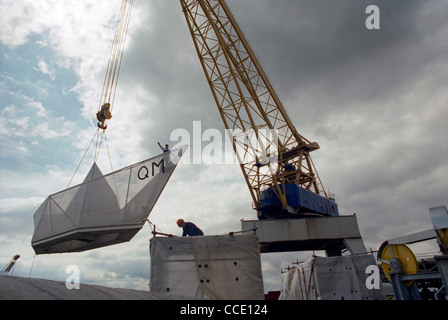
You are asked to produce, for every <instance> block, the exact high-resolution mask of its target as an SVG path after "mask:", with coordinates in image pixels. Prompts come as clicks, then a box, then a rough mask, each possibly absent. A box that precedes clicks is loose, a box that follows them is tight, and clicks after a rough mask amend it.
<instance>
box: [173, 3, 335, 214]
mask: <svg viewBox="0 0 448 320" xmlns="http://www.w3.org/2000/svg"><path fill="white" fill-rule="evenodd" d="M180 2H181V5H182V9H183V12H184V14H185V18H186V20H187V24H188V27H189V30H190V33H191V36H192V38H193V42H194V45H195V48H196V51H197V54H198V56H199V60H200V62H201V65H202V68H203V70H204V73H205V75H206V78H207V81H208V84H209V86H210V88H211V91H212V94H213V97H214V99H215V102H216V104H217V107H218V110H219V113H220V115H221V119H222V121H223V123H224V126H225V128H226V129H228V132H235V131H239V132H249V131H251V132H253V134H254V135H255V137H256V139H257V141H258V142H259V143H257V144H256V145H254V144H253V143H250V142H247V141H240V140H238V139H236V138H235V137H234V136H230V138H231V140H232V142H233V148H234V151H235V154H236V155H237V157H238V160H239V163H240V166H241V169H242V171H243V174H244V177H245V180H246V183H247V185H248V187H249V190H250V193H251V196H252V199H253V201H254V204H255V207H258V206H259V204H260V191H262V190H264V189H267V188H269V187H274V188H273V190H274V191H275V192H276V194H277V196H278V198H279V199H280V201H281V202H282V205H283V208H286V206H287V201H286V195H285V194H284V193H283V192H282V190H285V188H284V184H285V183H288V182H290V183H295V184H298V185H300V186H301V187H304V188H306V189H309V190H311V191H313V192H315V193H317V194H321V195H324V196H327V194H326V192H325V190H324V188H323V186H322V183H321V180H320V178H319V176H318V174H317V172H316V169H315V167H314V164H313V162H312V160H311V157H310V152H312V151H314V150H317V149H319V145H318V144H317V143H315V142H310V141H309V140H307V139H305V138H304V137H303V136H301V135H300V134H299V133H298V132H297V130H296V128H295V127H294V125H293V124H292V122H291V119H290V118H289V116H288V114H287V112H286V110H285V108H284V107H283V105H282V103H281V101H280V99H279V97H278V96H277V94H276V92H275V90H274V88H273V86H272V84H271V83H270V81H269V79H268V77H267V76H266V74H265V73H264V71H263V68H262V67H261V64H260V62H259V61H258V59H257V57H256V56H255V54H254V52H253V51H252V49H251V47H250V45H249V43H248V42H247V40H246V38H245V36H244V35H243V33H242V31H241V29H240V27H239V26H238V23H237V22H236V20H235V18H234V17H233V15H232V13H231V12H230V10H229V8H228V6H227V4H226V3H225V1H224V0H180ZM266 132H271V133H275V134H271V135H267V134H266ZM241 150H243V152H241ZM238 151H240V152H238ZM260 155H264V156H269V155H277V156H278V165H277V166H276V168H275V172H273V166H268V165H265V164H264V163H263V162H262V159H261V157H260ZM286 165H288V167H289V170H286V169H285V166H286ZM291 168H292V170H291ZM282 184H283V188H280V186H281V185H282Z"/></svg>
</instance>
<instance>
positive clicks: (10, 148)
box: [0, 0, 448, 291]
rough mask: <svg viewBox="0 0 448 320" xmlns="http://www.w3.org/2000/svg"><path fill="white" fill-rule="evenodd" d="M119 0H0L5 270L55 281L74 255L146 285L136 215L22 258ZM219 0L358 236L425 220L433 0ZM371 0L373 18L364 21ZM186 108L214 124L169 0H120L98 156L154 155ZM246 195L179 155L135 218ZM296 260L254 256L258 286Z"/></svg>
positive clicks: (445, 10) (439, 47)
mask: <svg viewBox="0 0 448 320" xmlns="http://www.w3.org/2000/svg"><path fill="white" fill-rule="evenodd" d="M120 4H121V1H120V0H114V1H110V0H101V1H98V0H95V1H93V0H83V1H79V0H72V1H70V0H64V1H61V0H58V1H56V0H39V1H34V0H21V1H14V0H0V15H1V19H0V123H1V124H0V264H1V265H4V264H6V263H7V262H8V261H9V260H10V259H11V257H12V256H13V255H15V254H20V255H21V256H22V257H21V259H20V260H19V262H18V264H17V266H16V268H15V270H14V274H15V275H20V276H29V275H30V272H31V276H33V277H42V278H47V279H56V280H65V278H66V277H67V275H66V274H65V268H66V266H67V265H72V264H74V265H78V266H79V267H80V269H81V281H82V282H85V283H97V284H102V285H107V286H115V287H127V288H137V289H147V282H148V279H149V249H148V240H149V238H150V229H149V227H148V226H147V225H146V226H145V227H144V228H143V229H142V231H141V232H140V233H139V234H138V235H137V236H136V237H135V238H134V239H133V240H132V241H131V242H129V243H126V244H120V245H116V246H112V247H108V248H103V249H98V250H94V251H90V252H84V253H79V254H62V255H48V256H46V255H44V256H36V257H34V252H33V250H32V248H31V245H30V240H31V237H32V234H33V214H34V212H35V211H36V209H37V208H38V206H39V205H40V204H41V203H42V201H43V200H44V199H45V198H46V197H47V196H48V195H49V194H52V193H55V192H57V191H59V190H62V189H64V188H65V187H66V186H67V184H68V182H69V180H70V178H71V177H72V175H73V173H74V172H75V169H76V167H77V165H78V163H79V161H80V160H81V157H82V155H83V153H84V151H85V150H86V148H87V145H88V143H89V141H90V139H91V138H92V136H93V133H94V132H95V130H96V127H95V126H96V121H95V120H96V119H95V113H96V111H97V107H98V100H99V98H100V93H101V88H102V83H103V77H104V72H105V68H106V64H107V60H108V54H109V50H110V46H111V41H112V37H113V32H114V26H115V21H116V17H117V14H118V11H119V8H120ZM228 4H229V6H230V8H231V10H232V11H233V13H234V15H235V16H236V19H237V20H238V22H239V24H240V26H241V27H242V29H243V31H244V33H245V35H246V37H247V38H248V40H249V42H250V43H251V45H252V47H253V49H254V51H255V52H256V54H257V56H258V57H259V59H260V60H261V63H262V65H263V67H264V69H265V71H266V73H267V74H268V75H269V78H270V79H271V81H272V82H273V84H274V86H275V88H276V90H277V92H278V94H279V96H280V97H281V99H282V101H283V103H284V105H285V106H286V108H287V110H288V112H289V114H290V116H291V117H292V120H293V122H294V124H295V126H296V128H297V130H298V131H299V133H301V134H302V135H304V136H305V137H306V138H308V139H309V140H311V141H317V142H318V143H319V144H320V146H321V149H320V150H319V151H316V152H315V153H314V154H313V160H314V162H315V164H316V167H317V170H318V172H319V175H320V177H321V179H322V180H323V183H324V185H325V187H326V188H327V190H329V191H330V192H332V193H335V195H336V200H337V202H338V204H339V210H340V212H341V214H353V213H356V214H357V217H358V224H359V227H360V230H361V233H362V235H363V238H364V242H365V245H366V247H367V248H368V249H370V248H371V249H372V250H376V249H377V248H378V247H379V246H380V245H381V243H382V242H383V241H384V240H387V239H390V238H393V237H396V236H401V235H405V234H408V233H413V232H416V231H420V230H425V229H429V228H430V227H431V220H430V217H429V214H428V208H430V207H434V206H440V205H448V162H447V161H446V159H447V158H448V144H447V143H446V137H447V136H448V126H447V120H448V103H447V102H448V90H447V89H446V87H447V84H448V25H447V23H446V21H448V4H447V2H446V1H445V0H426V1H421V0H398V1H397V0H396V1H386V0H384V1H379V0H371V1H359V0H338V1H334V0H313V1H311V0H275V1H274V0H244V1H243V0H228ZM371 4H376V5H377V6H378V7H379V9H380V29H379V30H368V29H367V28H366V25H365V21H366V19H367V18H368V14H366V13H365V10H366V7H367V6H368V5H371ZM194 121H200V124H201V129H202V132H203V131H205V130H207V129H219V130H221V131H223V125H222V123H221V121H220V118H219V115H218V112H217V110H216V106H215V104H214V101H213V99H212V95H211V93H210V90H209V88H208V85H207V83H206V80H205V77H204V75H203V72H202V68H201V67H200V63H199V60H198V58H197V56H196V53H195V50H194V46H193V42H192V40H191V37H190V35H189V31H188V28H187V25H186V22H185V18H184V16H183V14H182V11H181V6H180V3H179V1H175V0H173V1H166V0H164V1H162V0H146V1H143V0H135V4H134V10H133V15H132V21H131V26H130V31H129V36H128V43H127V48H126V52H125V56H124V61H123V66H122V73H121V76H120V81H119V86H118V92H117V99H116V102H115V107H114V114H113V118H112V120H111V121H110V122H109V129H108V132H107V134H108V139H109V146H110V151H111V156H112V162H113V166H114V168H121V167H124V166H126V165H129V164H131V163H134V162H137V161H139V160H143V159H145V158H148V157H151V156H154V155H156V154H158V153H159V152H160V149H158V146H157V142H158V141H160V142H162V143H171V144H175V143H177V142H178V141H177V140H174V141H170V136H171V133H172V132H173V131H174V130H176V129H185V130H187V131H188V132H190V133H191V135H192V137H191V140H193V122H194ZM196 138H197V137H196ZM199 138H200V137H199ZM206 145H207V142H206V141H205V142H203V143H202V147H205V146H206ZM190 156H191V157H193V154H190ZM104 157H106V155H104ZM106 158H107V157H106ZM92 161H93V155H91V154H89V155H87V157H86V160H85V161H84V162H83V165H82V166H81V168H80V171H79V173H78V174H77V176H76V177H75V180H76V179H78V181H79V180H82V179H83V178H84V176H83V175H84V174H85V173H86V172H87V170H88V167H90V165H91V163H92ZM102 161H103V162H105V163H107V162H106V161H104V160H102ZM108 169H109V168H108V167H107V166H105V167H104V168H103V171H104V172H107V171H108ZM251 208H252V204H251V199H250V195H249V192H248V191H247V188H246V185H245V182H244V179H243V176H242V174H241V171H240V169H239V167H238V166H236V165H230V164H200V165H199V164H195V165H193V164H181V165H180V166H179V167H178V169H177V171H176V172H175V173H174V175H173V177H172V179H171V181H170V182H169V184H168V186H167V188H166V189H165V191H164V193H163V194H162V196H161V198H160V199H159V202H158V203H157V205H156V207H155V208H154V210H153V211H152V213H151V215H150V217H149V218H150V220H151V221H152V222H153V223H154V224H156V225H157V227H158V228H159V229H160V230H161V231H163V232H167V233H175V234H179V233H180V230H179V229H178V228H177V226H176V225H175V221H176V220H177V218H184V219H186V220H190V221H193V222H195V223H196V224H197V225H199V226H200V227H201V228H202V229H203V230H204V231H205V233H206V234H223V233H227V232H229V231H237V230H239V229H240V219H242V218H244V219H255V218H256V215H255V212H254V211H253V210H252V209H251ZM435 248H437V247H436V246H435V244H434V243H431V242H430V243H428V244H426V245H425V246H420V247H419V248H417V249H418V250H422V251H426V250H429V251H431V250H434V249H435ZM308 257H309V253H286V254H270V255H263V257H262V260H263V261H262V262H263V272H264V275H265V286H266V291H267V290H272V289H278V288H279V286H280V267H281V264H282V261H284V262H286V263H287V262H292V261H294V260H296V259H299V260H300V259H306V258H308Z"/></svg>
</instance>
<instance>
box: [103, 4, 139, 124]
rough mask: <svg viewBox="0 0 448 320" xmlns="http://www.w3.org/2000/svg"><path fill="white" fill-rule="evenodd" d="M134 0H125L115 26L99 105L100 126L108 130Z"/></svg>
mask: <svg viewBox="0 0 448 320" xmlns="http://www.w3.org/2000/svg"><path fill="white" fill-rule="evenodd" d="M133 3H134V0H123V1H122V4H121V9H120V13H119V16H118V21H117V25H116V28H115V35H114V40H113V43H112V49H111V52H110V57H109V61H108V64H107V69H106V75H105V77H104V83H103V89H102V91H101V99H100V103H99V106H98V113H97V118H98V121H99V122H98V127H99V128H101V129H103V130H106V128H107V126H106V125H105V122H106V120H109V119H110V118H112V110H113V106H114V102H115V96H116V92H117V85H118V78H119V75H120V71H121V64H122V61H123V54H124V47H125V43H126V38H127V34H128V30H129V22H130V18H131V11H132V6H133Z"/></svg>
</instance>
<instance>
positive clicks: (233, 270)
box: [150, 233, 264, 300]
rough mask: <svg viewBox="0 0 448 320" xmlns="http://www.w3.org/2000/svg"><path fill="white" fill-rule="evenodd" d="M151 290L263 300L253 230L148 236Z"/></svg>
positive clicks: (229, 298) (257, 251)
mask: <svg viewBox="0 0 448 320" xmlns="http://www.w3.org/2000/svg"><path fill="white" fill-rule="evenodd" d="M150 291H151V292H159V293H165V294H166V293H168V294H173V295H180V296H185V297H192V298H199V299H202V298H204V299H213V300H262V299H264V288H263V277H262V271H261V262H260V247H259V243H258V238H257V236H256V235H255V234H254V233H248V234H235V235H232V236H231V235H223V236H199V237H168V238H160V237H156V238H153V239H152V240H151V272H150Z"/></svg>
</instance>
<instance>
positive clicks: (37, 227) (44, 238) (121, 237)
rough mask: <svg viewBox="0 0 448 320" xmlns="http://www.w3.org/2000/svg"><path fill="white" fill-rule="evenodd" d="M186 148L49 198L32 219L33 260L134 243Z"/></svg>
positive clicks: (95, 172)
mask: <svg viewBox="0 0 448 320" xmlns="http://www.w3.org/2000/svg"><path fill="white" fill-rule="evenodd" d="M186 148H187V147H186V146H183V147H180V148H177V149H175V150H172V151H170V152H166V153H163V154H161V155H159V156H157V157H154V158H151V159H147V160H144V161H142V162H139V163H136V164H133V165H131V166H128V167H126V168H123V169H121V170H118V171H114V172H112V173H110V174H107V175H103V174H102V173H101V171H100V169H99V168H98V166H97V165H96V163H94V164H93V166H92V168H91V169H90V171H89V173H88V174H87V177H86V178H85V180H84V182H83V183H81V184H80V185H77V186H74V187H72V188H69V189H66V190H63V191H61V192H58V193H55V194H53V195H51V196H49V197H48V198H47V199H46V200H45V201H44V203H42V205H41V206H40V207H39V209H37V211H36V212H35V214H34V234H33V238H32V240H31V244H32V246H33V249H34V251H35V252H36V254H45V253H63V252H80V251H85V250H90V249H95V248H99V247H104V246H109V245H112V244H117V243H122V242H126V241H129V240H131V239H132V237H133V236H134V235H135V234H137V232H138V231H140V229H141V228H142V227H143V225H144V224H145V221H146V219H147V217H148V215H149V214H150V212H151V210H152V208H153V207H154V205H155V203H156V202H157V200H158V198H159V196H160V194H161V193H162V191H163V189H164V187H165V185H166V184H167V182H168V180H169V179H170V177H171V175H172V173H173V172H174V169H175V168H176V166H177V164H178V162H179V160H180V158H181V157H182V155H183V154H184V153H185V150H186Z"/></svg>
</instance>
